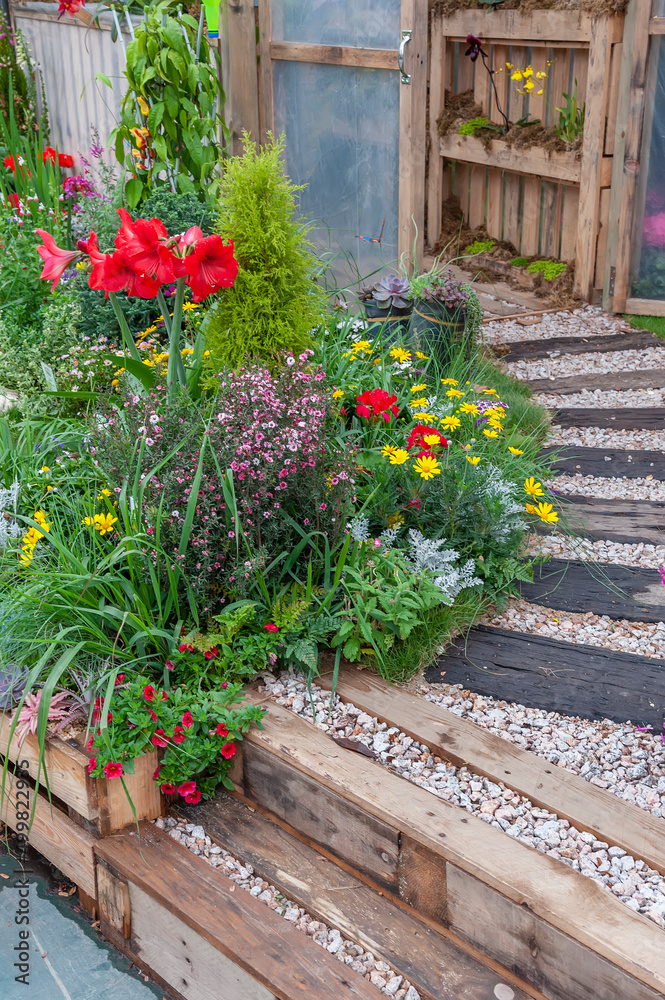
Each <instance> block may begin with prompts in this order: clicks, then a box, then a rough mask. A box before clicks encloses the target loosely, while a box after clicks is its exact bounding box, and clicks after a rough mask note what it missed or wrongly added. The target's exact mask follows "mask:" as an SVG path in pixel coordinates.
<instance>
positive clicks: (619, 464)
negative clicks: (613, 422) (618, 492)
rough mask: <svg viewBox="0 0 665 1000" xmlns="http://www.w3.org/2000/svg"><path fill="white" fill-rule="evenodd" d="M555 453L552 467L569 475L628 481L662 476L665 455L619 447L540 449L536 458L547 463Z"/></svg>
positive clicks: (664, 467)
mask: <svg viewBox="0 0 665 1000" xmlns="http://www.w3.org/2000/svg"><path fill="white" fill-rule="evenodd" d="M553 451H555V452H556V455H557V457H556V458H555V459H554V461H553V463H552V468H553V469H556V470H557V471H558V472H566V473H568V475H570V476H575V475H580V476H595V477H596V478H598V479H607V478H611V477H616V478H620V477H622V476H628V477H629V478H631V479H643V478H644V477H645V476H653V478H654V479H662V478H663V477H665V452H662V451H639V450H637V449H631V450H628V449H626V450H623V449H620V448H584V447H582V446H581V445H580V446H579V447H578V446H577V445H570V447H568V448H543V449H542V451H541V452H540V455H539V457H540V458H542V459H545V460H547V459H548V458H549V457H551V454H552V452H553Z"/></svg>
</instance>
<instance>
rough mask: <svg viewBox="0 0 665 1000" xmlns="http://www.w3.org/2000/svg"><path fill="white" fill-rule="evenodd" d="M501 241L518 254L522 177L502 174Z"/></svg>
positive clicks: (520, 226) (520, 237)
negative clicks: (510, 245) (512, 247)
mask: <svg viewBox="0 0 665 1000" xmlns="http://www.w3.org/2000/svg"><path fill="white" fill-rule="evenodd" d="M503 183H504V189H503V239H504V240H506V241H507V242H508V243H512V244H513V246H514V247H515V249H516V250H517V252H518V253H519V249H520V242H521V239H522V212H521V206H522V177H520V176H519V174H509V173H506V174H504V182H503Z"/></svg>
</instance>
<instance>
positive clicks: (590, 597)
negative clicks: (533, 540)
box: [518, 559, 665, 622]
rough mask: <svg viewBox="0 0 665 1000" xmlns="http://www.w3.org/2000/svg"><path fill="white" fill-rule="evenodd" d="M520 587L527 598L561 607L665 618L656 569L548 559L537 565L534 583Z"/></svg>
mask: <svg viewBox="0 0 665 1000" xmlns="http://www.w3.org/2000/svg"><path fill="white" fill-rule="evenodd" d="M518 587H519V589H520V594H521V596H522V597H523V598H524V599H525V600H526V601H532V602H533V603H534V604H543V605H545V607H547V608H556V609H558V610H559V611H572V612H578V613H582V614H583V613H586V612H588V611H592V612H593V613H594V614H596V615H609V616H610V618H627V619H628V620H629V621H636V622H660V621H665V587H664V586H663V584H662V582H661V579H660V574H659V572H658V570H655V569H642V568H641V567H633V566H618V565H613V564H612V563H589V562H580V561H576V560H570V561H569V560H567V559H549V560H548V561H547V562H546V563H540V564H539V565H537V566H534V570H533V583H518Z"/></svg>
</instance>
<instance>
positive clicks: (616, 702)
mask: <svg viewBox="0 0 665 1000" xmlns="http://www.w3.org/2000/svg"><path fill="white" fill-rule="evenodd" d="M562 634H563V633H562ZM425 677H426V679H427V680H428V681H430V682H431V683H436V682H437V681H439V682H440V681H444V682H445V683H446V684H462V685H463V687H465V688H468V689H470V690H471V691H477V692H478V693H479V694H485V695H491V696H492V697H493V698H501V699H505V700H506V701H514V702H517V703H518V704H520V705H526V706H527V707H529V708H541V709H544V710H545V711H546V712H562V713H564V714H565V715H572V716H581V717H582V718H583V719H613V720H614V721H615V722H628V721H630V722H633V723H634V724H635V725H649V726H653V728H654V729H655V730H656V731H657V732H658V731H660V729H661V728H662V725H663V712H664V710H665V661H663V660H657V659H653V658H650V657H645V656H639V655H637V654H635V653H618V652H615V651H614V650H610V649H603V648H602V647H600V646H586V645H582V644H580V643H574V642H565V641H561V640H558V639H549V638H545V637H544V636H539V635H531V634H526V633H523V632H513V631H511V630H509V629H503V628H491V627H489V626H485V625H480V626H478V627H477V628H474V629H472V630H471V632H470V633H469V635H468V638H467V639H466V641H465V640H462V639H460V640H456V641H455V642H453V643H452V644H451V645H450V646H448V648H447V649H446V652H445V653H444V654H443V655H442V656H440V657H438V658H437V659H436V660H435V662H434V663H433V664H432V665H431V666H430V667H428V669H427V671H426V673H425Z"/></svg>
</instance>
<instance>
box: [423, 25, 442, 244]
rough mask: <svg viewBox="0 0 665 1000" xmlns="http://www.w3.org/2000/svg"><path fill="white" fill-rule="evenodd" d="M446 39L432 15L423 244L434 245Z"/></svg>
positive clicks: (438, 213) (437, 228)
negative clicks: (425, 211) (439, 121)
mask: <svg viewBox="0 0 665 1000" xmlns="http://www.w3.org/2000/svg"><path fill="white" fill-rule="evenodd" d="M445 80H446V39H445V37H444V34H443V28H442V25H441V18H440V17H436V16H435V15H434V14H433V15H432V19H431V23H430V54H429V148H428V152H427V243H428V245H429V246H430V247H434V246H436V244H437V242H438V240H439V237H440V235H441V207H442V205H443V201H444V198H443V159H442V158H441V154H440V152H439V129H438V125H437V122H438V120H439V118H440V116H441V112H442V111H443V108H444V105H445V94H446V89H445Z"/></svg>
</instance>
